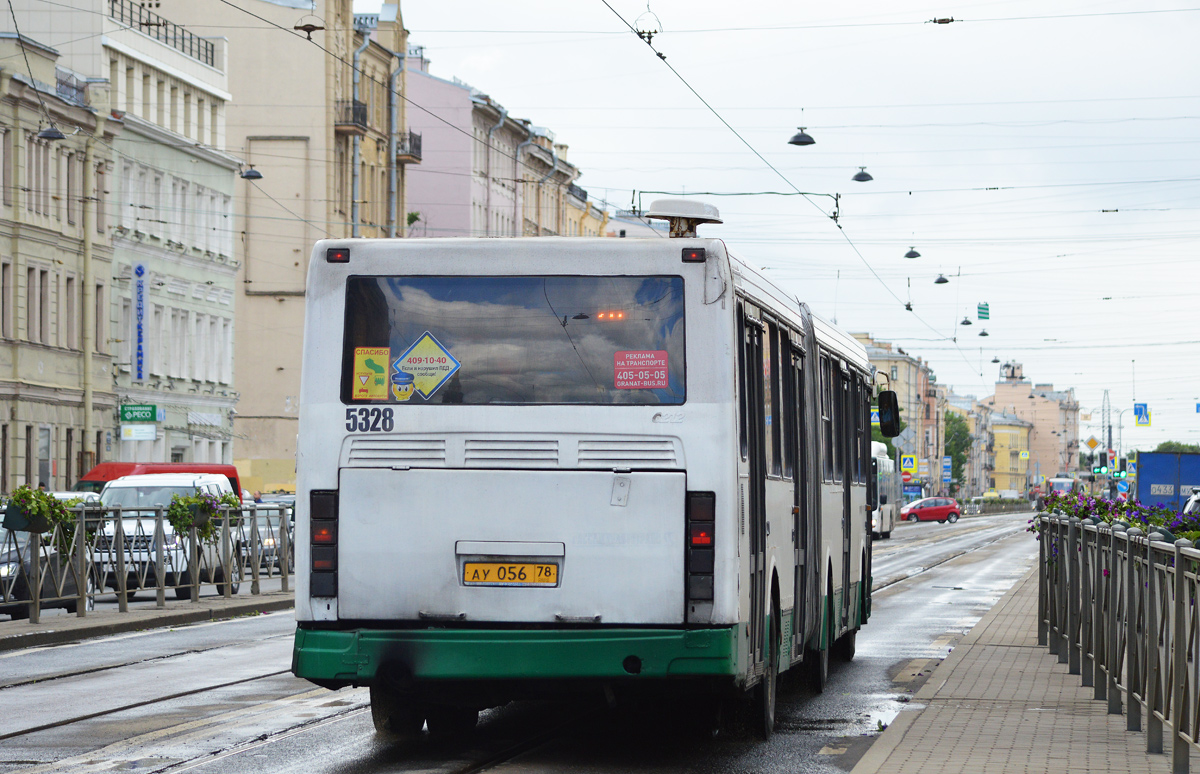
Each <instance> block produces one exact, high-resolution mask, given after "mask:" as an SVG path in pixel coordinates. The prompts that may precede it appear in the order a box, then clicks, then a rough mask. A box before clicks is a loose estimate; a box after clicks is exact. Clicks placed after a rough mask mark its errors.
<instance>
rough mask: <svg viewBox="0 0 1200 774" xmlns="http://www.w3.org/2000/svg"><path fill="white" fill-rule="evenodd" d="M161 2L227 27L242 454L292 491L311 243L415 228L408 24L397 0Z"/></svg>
mask: <svg viewBox="0 0 1200 774" xmlns="http://www.w3.org/2000/svg"><path fill="white" fill-rule="evenodd" d="M159 13H162V14H163V15H164V16H169V17H170V18H171V20H172V21H175V22H178V23H180V24H183V25H185V26H194V27H195V28H197V29H201V28H202V29H218V30H220V31H221V33H222V34H223V35H225V36H226V37H227V46H228V56H227V67H226V72H227V73H228V79H229V91H230V92H231V93H232V94H233V95H234V97H235V98H234V99H233V100H232V101H231V102H230V103H229V104H228V105H227V106H226V111H227V123H226V127H227V130H226V148H227V150H228V151H229V152H230V153H231V154H233V155H235V156H237V157H238V158H240V159H242V160H243V161H245V162H246V163H247V164H248V165H253V169H254V170H255V174H254V175H251V178H254V179H246V178H245V177H243V178H240V179H238V180H237V181H236V186H235V190H234V202H235V207H234V219H235V221H236V225H235V227H234V228H235V240H234V251H235V255H234V257H235V260H236V261H237V275H236V285H237V287H238V290H237V292H236V301H235V308H236V310H237V316H236V326H235V345H234V352H235V356H234V370H235V371H236V373H237V374H238V383H239V385H241V390H240V392H241V396H240V400H239V402H238V405H237V412H238V413H237V415H236V417H235V420H234V425H233V427H234V433H235V436H236V442H235V449H234V455H233V460H234V463H235V464H237V466H238V469H239V472H240V474H241V477H242V482H243V484H244V485H245V486H246V487H247V488H249V489H261V490H263V491H273V490H290V489H293V488H294V486H295V476H296V473H295V462H296V460H295V455H296V432H297V425H298V422H297V420H298V418H299V417H298V409H299V401H298V398H299V392H300V361H301V352H302V350H303V325H304V288H305V279H306V276H307V271H308V259H309V255H310V254H311V252H312V248H313V244H314V243H315V242H316V241H317V240H318V239H323V238H327V237H334V238H343V237H352V236H362V237H378V236H387V235H391V234H395V235H397V236H403V235H404V232H405V214H406V212H407V211H408V207H407V205H406V204H405V194H404V191H405V179H406V177H407V175H408V171H409V170H408V167H409V166H410V165H411V164H415V163H417V162H418V161H419V158H420V156H419V150H418V148H417V147H414V146H415V145H416V146H419V138H416V137H414V136H413V135H412V134H411V133H410V132H409V131H408V130H407V127H406V125H405V109H404V104H405V103H404V100H403V99H402V98H400V97H398V96H396V94H397V93H400V94H403V93H405V85H404V81H405V74H404V70H403V67H402V57H398V56H396V54H395V52H404V51H405V50H406V48H407V33H406V32H405V30H404V27H403V23H402V20H401V16H400V12H399V7H398V6H397V5H395V4H387V5H384V6H383V9H382V11H381V12H380V13H379V14H377V15H368V16H360V17H357V18H356V16H355V14H354V13H353V8H352V4H351V2H350V0H315V1H314V2H312V3H308V2H304V3H298V2H295V1H294V0H244V1H243V2H239V3H237V4H227V3H222V2H219V1H218V0H161V10H160V11H159ZM255 17H258V18H255ZM298 31H299V32H300V34H297V32H298ZM309 36H311V41H310V40H309V39H307V38H308V37H309ZM258 175H261V177H257V176H258Z"/></svg>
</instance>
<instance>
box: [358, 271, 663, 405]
mask: <svg viewBox="0 0 1200 774" xmlns="http://www.w3.org/2000/svg"><path fill="white" fill-rule="evenodd" d="M685 395H686V388H685V380H684V319H683V278H682V277H670V276H665V277H596V276H586V277H581V276H570V277H565V276H519V277H513V276H507V277H463V276H458V277H426V276H422V277H362V276H354V277H350V278H349V279H348V280H347V282H346V327H345V334H344V346H343V351H342V368H341V398H342V402H343V403H387V404H394V405H409V406H412V405H426V404H429V403H455V404H469V405H481V404H488V403H496V404H561V403H576V404H598V405H609V404H627V405H673V404H680V403H683V402H684V398H685Z"/></svg>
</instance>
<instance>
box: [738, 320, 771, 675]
mask: <svg viewBox="0 0 1200 774" xmlns="http://www.w3.org/2000/svg"><path fill="white" fill-rule="evenodd" d="M738 355H739V357H738V371H739V373H738V379H739V381H740V384H739V389H740V391H741V394H742V396H743V400H742V406H741V408H742V411H743V412H744V414H743V428H744V430H745V439H744V443H745V446H744V449H743V450H744V452H745V454H746V458H747V461H748V463H749V476H750V477H749V481H748V482H747V488H748V489H749V490H750V491H749V492H748V493H747V507H748V513H747V514H746V515H747V520H748V521H749V522H750V525H749V526H750V556H749V565H750V643H751V644H750V648H751V656H752V662H753V664H754V665H761V664H762V662H763V644H764V642H763V641H764V634H765V632H764V628H763V623H764V616H765V604H766V603H765V597H766V576H767V573H766V563H767V536H766V524H767V516H766V480H767V468H766V448H765V436H766V414H765V410H764V408H765V407H764V395H763V330H762V327H761V326H760V324H759V323H758V322H757V321H756V320H753V319H750V318H749V317H746V316H745V314H744V312H743V315H742V346H741V351H740V352H739V353H738Z"/></svg>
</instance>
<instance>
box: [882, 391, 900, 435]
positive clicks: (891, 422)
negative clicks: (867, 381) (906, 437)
mask: <svg viewBox="0 0 1200 774" xmlns="http://www.w3.org/2000/svg"><path fill="white" fill-rule="evenodd" d="M879 432H880V433H882V434H883V437H884V438H895V437H896V436H898V435H900V401H899V400H897V398H896V393H895V391H893V390H884V391H883V392H881V393H879Z"/></svg>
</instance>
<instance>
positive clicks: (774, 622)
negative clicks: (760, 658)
mask: <svg viewBox="0 0 1200 774" xmlns="http://www.w3.org/2000/svg"><path fill="white" fill-rule="evenodd" d="M779 629H780V620H779V604H778V603H774V604H772V605H771V617H770V618H768V619H767V663H766V669H764V670H763V677H762V682H760V683H759V684H758V688H757V689H756V693H755V697H754V704H755V717H754V725H755V726H757V730H758V734H759V736H761V737H762V738H763V739H770V738H771V734H772V733H774V731H775V697H776V695H777V694H778V692H779V639H780V636H779V635H780V632H779Z"/></svg>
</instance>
